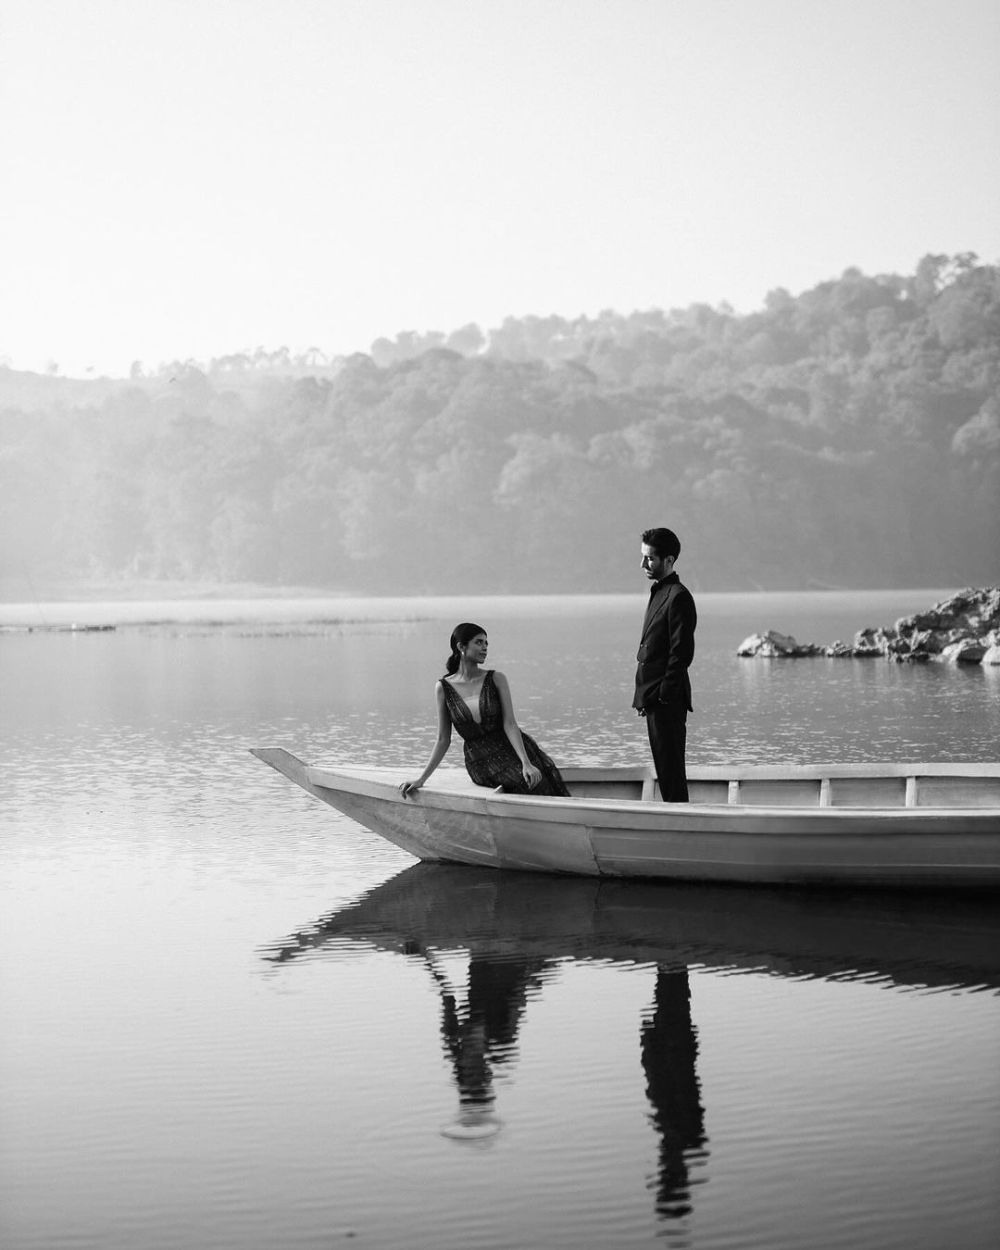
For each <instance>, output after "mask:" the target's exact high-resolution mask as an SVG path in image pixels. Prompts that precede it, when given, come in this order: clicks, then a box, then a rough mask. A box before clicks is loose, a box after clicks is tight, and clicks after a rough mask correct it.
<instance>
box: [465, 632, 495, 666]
mask: <svg viewBox="0 0 1000 1250" xmlns="http://www.w3.org/2000/svg"><path fill="white" fill-rule="evenodd" d="M488 647H489V643H488V642H487V641H486V635H485V634H476V635H475V637H473V638H470V639H469V641H468V642H467V643H466V644H465V646H464V648H461V650H462V652H463V654H464V655H465V658H466V659H467V660H468V661H469V663H470V664H485V662H486V652H487V649H488Z"/></svg>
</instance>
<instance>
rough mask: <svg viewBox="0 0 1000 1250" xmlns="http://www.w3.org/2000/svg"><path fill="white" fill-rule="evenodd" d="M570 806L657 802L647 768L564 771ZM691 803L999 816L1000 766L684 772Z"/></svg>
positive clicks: (755, 768) (720, 768)
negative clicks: (584, 801)
mask: <svg viewBox="0 0 1000 1250" xmlns="http://www.w3.org/2000/svg"><path fill="white" fill-rule="evenodd" d="M560 771H561V772H562V775H563V779H564V781H565V782H566V785H567V787H568V789H569V791H570V794H571V795H572V796H573V797H574V798H593V799H622V800H631V801H643V802H650V803H653V802H658V801H659V791H658V789H657V786H656V778H655V776H654V774H653V771H652V769H651V768H648V767H644V766H642V765H636V766H634V767H610V768H585V767H584V768H562V769H561V770H560ZM688 794H689V798H690V801H691V802H692V803H719V804H726V805H749V806H760V807H863V808H873V807H886V808H898V807H937V808H941V807H944V808H968V807H976V808H982V807H987V808H993V807H995V808H1000V765H978V764H965V765H959V764H955V765H948V764H945V765H935V764H920V765H913V764H879V765H869V764H853V765H852V764H841V765H838V766H827V767H824V766H822V765H785V766H774V767H770V766H767V765H748V766H747V767H745V768H735V769H734V768H732V767H726V766H721V765H720V766H718V767H713V766H702V767H696V768H691V769H689V770H688Z"/></svg>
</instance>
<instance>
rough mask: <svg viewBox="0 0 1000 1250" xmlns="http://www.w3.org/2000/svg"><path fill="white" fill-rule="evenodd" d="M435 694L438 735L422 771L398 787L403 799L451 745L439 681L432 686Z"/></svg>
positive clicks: (416, 786)
mask: <svg viewBox="0 0 1000 1250" xmlns="http://www.w3.org/2000/svg"><path fill="white" fill-rule="evenodd" d="M434 691H435V694H436V696H437V714H438V736H437V742H435V743H434V750H433V751H432V752H431V758H430V759H429V760H428V761H427V764H426V766H425V768H424V771H423V772H422V773H421V774H420V776H419V777H418V778H417V779H416V780H415V781H404V782H403V783H402V785H401V786H400V787H399V793H400V794H401V795H402V796H403V798H404V799H405V798H406V797H407V795H410V794H415V793H416V792H417V791H418V790H419V789H420V787H421V786H422V785H423V784H424V782H425V781H426V780H427V778H428V777H429V776H430V775H431V773H432V772H433V771H434V769H435V768H437V766H438V764H440V763H441V761H442V760H443V759H444V757H445V755H446V754H447V753H448V748H449V747H450V746H451V717H450V716H449V715H448V706H447V704H446V703H445V697H444V686H442V684H441V683H440V682H438V683H437V685H436V686H435V687H434Z"/></svg>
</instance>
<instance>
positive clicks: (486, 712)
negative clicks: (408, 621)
mask: <svg viewBox="0 0 1000 1250" xmlns="http://www.w3.org/2000/svg"><path fill="white" fill-rule="evenodd" d="M487 646H488V644H487V639H486V630H485V629H483V627H482V626H481V625H476V624H474V623H473V622H472V621H463V622H462V624H461V625H456V627H455V629H454V631H453V632H452V635H451V655H450V656H449V657H448V665H447V672H446V673H445V675H444V676H443V677H442V678H441V679H440V680H439V681H438V683H437V686H436V687H435V694H436V696H437V710H438V738H437V742H436V743H435V745H434V750H433V751H432V752H431V757H430V759H429V760H428V761H427V766H426V768H425V769H424V771H423V772H422V773H421V774H420V776H419V777H417V778H416V779H415V780H414V781H404V782H403V783H402V785H401V786H400V787H399V790H400V793H401V794H402V796H403V798H406V797H407V795H410V794H413V793H415V792H416V791H417V790H419V789H420V787H421V786H422V785H423V784H424V782H425V781H426V780H427V778H428V777H429V776H430V775H431V773H433V772H434V770H435V768H437V766H438V764H440V763H441V761H442V759H444V756H445V753H446V752H447V750H448V747H449V746H450V745H451V731H452V728H453V727H454V728H455V729H457V730H458V732H459V735H460V736H461V738H462V740H463V742H464V744H465V767H466V769H467V770H468V773H469V776H470V777H471V778H472V780H473V781H474V782H476V784H477V785H480V786H491V787H492V788H493V789H496V788H497V787H501V788H502V789H503V790H504V791H506V792H507V793H510V794H532V795H536V794H548V795H562V796H565V797H569V791H568V790H567V789H566V784H565V782H564V781H563V779H562V777H561V776H560V773H559V769H558V768H557V767H556V766H555V764H554V763H553V762H552V760H551V759H550V758H549V757H548V755H546V754H545V752H544V751H543V750H542V749H541V747H540V746H539V745H538V743H537V742H536V741H535V740H534V738H532V737H531V736H530V735H529V734H526V733H524V732H523V731H522V730H521V729H519V728H518V724H517V721H516V719H515V718H514V708H513V705H512V703H511V698H510V687H509V686H508V684H507V678H506V677H505V676H504V675H503V673H499V672H497V671H496V670H495V669H484V668H482V667H481V665H482V664H483V663H484V662H485V660H486V650H487Z"/></svg>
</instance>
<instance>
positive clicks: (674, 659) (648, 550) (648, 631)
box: [632, 529, 698, 803]
mask: <svg viewBox="0 0 1000 1250" xmlns="http://www.w3.org/2000/svg"><path fill="white" fill-rule="evenodd" d="M680 553H681V544H680V541H679V540H678V538H677V535H676V534H675V533H674V532H673V530H668V529H651V530H646V532H645V533H644V534H643V536H642V569H643V572H644V573H645V574H646V577H647V578H648V579H649V580H650V581H651V582H652V584H653V585H652V589H651V590H650V592H649V605H648V606H647V608H646V616H645V618H644V620H643V622H642V637H641V639H640V640H639V653H638V655H637V656H636V660H637V661H638V667H637V669H636V673H635V698H634V699H633V700H632V706H633V707H634V708H636V709H637V711H638V713H639V715H640V716H644V717H645V718H646V731H647V733H648V734H649V748H650V750H651V751H652V754H653V765H654V767H655V768H656V776H657V778H658V779H659V783H660V795H661V797H662V798H663V801H664V802H665V803H686V802H687V801H688V786H687V772H686V770H685V764H684V752H685V747H686V744H687V714H688V712H691V711H693V710H694V709H693V708H692V706H691V680H690V678H689V677H688V668H689V666H690V664H691V661H692V660H693V659H694V630H695V626H696V625H697V623H698V613H697V611H696V610H695V606H694V599H693V597H692V595H691V592H690V591H689V590H688V589H687V587H686V586H683V585H681V580H680V578H679V577H678V576H677V574H676V573H675V572H674V561H675V560H676V559H677V557H678V556H679V555H680Z"/></svg>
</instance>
